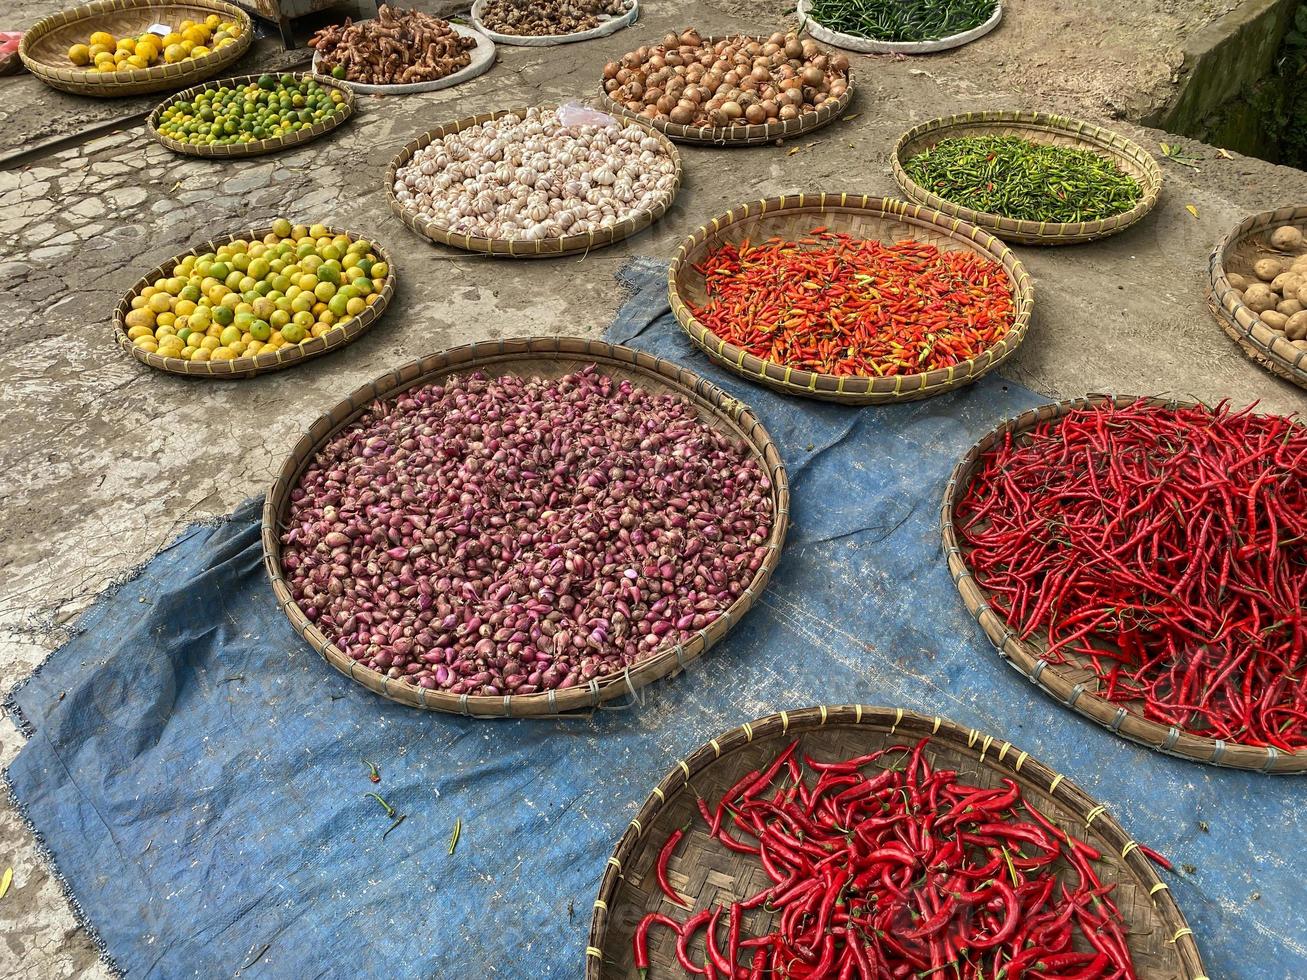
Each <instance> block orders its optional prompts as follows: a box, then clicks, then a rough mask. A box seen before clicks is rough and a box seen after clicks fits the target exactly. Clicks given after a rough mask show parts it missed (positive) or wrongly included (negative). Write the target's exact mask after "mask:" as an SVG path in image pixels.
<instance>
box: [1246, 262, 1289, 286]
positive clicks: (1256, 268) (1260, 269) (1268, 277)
mask: <svg viewBox="0 0 1307 980" xmlns="http://www.w3.org/2000/svg"><path fill="white" fill-rule="evenodd" d="M1284 268H1285V267H1284V263H1283V262H1281V261H1280V260H1279V259H1258V260H1257V261H1256V262H1254V263H1253V275H1255V276H1256V277H1257V278H1258V279H1260V280H1262V282H1271V281H1272V280H1273V279H1274V278H1275V277H1276V276H1278V275H1279V274H1280V273H1281V272H1283V271H1284Z"/></svg>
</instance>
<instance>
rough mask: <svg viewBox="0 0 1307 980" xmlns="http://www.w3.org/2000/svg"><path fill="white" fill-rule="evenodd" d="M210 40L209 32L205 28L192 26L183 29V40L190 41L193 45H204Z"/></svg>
mask: <svg viewBox="0 0 1307 980" xmlns="http://www.w3.org/2000/svg"><path fill="white" fill-rule="evenodd" d="M208 39H209V32H208V31H206V30H205V29H204V28H203V27H196V26H195V25H191V26H190V27H185V28H183V29H182V40H183V41H190V42H191V44H203V43H204V42H205V41H207V40H208Z"/></svg>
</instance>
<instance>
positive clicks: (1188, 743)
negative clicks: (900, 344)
mask: <svg viewBox="0 0 1307 980" xmlns="http://www.w3.org/2000/svg"><path fill="white" fill-rule="evenodd" d="M1139 400H1140V396H1136V395H1088V396H1086V397H1083V398H1071V399H1067V400H1065V401H1060V402H1050V403H1047V404H1044V405H1040V406H1039V407H1037V408H1032V409H1029V410H1027V411H1025V412H1022V413H1021V414H1020V415H1018V416H1016V417H1015V418H1010V419H1005V420H1004V421H1002V422H1000V423H999V424H998V425H997V426H995V427H994V428H993V429H991V430H990V431H989V432H987V433H986V434H985V435H984V436H982V437H981V438H980V440H979V441H977V442H976V443H975V444H973V445H972V446H971V448H970V449H968V450H967V452H966V453H965V454H964V455H963V456H962V458H961V459H960V460H959V461H958V462H957V464H956V465H955V466H954V467H953V470H952V472H951V473H950V474H949V480H948V484H947V486H946V487H945V489H944V498H943V502H942V505H941V507H940V536H941V542H942V550H943V552H944V555H945V557H946V559H947V564H948V570H949V575H950V576H951V577H952V579H953V582H954V584H955V585H956V586H957V588H958V592H959V593H960V594H961V596H962V601H963V603H964V605H965V606H966V608H967V612H968V613H970V614H971V617H972V618H973V619H975V620H976V622H977V623H978V624H979V625H980V627H981V629H982V630H983V631H984V633H985V635H986V636H987V637H988V638H989V640H990V642H991V643H992V644H993V645H994V647H995V649H996V650H997V652H998V654H999V657H1000V658H1001V659H1002V660H1004V661H1005V662H1006V663H1008V664H1009V665H1010V666H1012V667H1013V668H1015V669H1016V670H1017V671H1018V672H1020V673H1021V674H1022V675H1023V676H1025V677H1026V678H1027V679H1028V680H1030V681H1031V683H1033V684H1035V685H1036V686H1038V687H1039V688H1041V689H1042V690H1043V691H1044V692H1045V693H1047V694H1049V695H1051V696H1052V697H1053V698H1054V699H1055V700H1057V701H1058V702H1060V703H1061V704H1063V705H1064V706H1066V707H1068V708H1070V709H1072V710H1073V711H1075V712H1077V713H1078V714H1080V715H1083V716H1084V717H1086V718H1088V719H1089V720H1091V721H1093V722H1096V723H1097V724H1099V725H1101V726H1102V727H1104V728H1106V729H1107V730H1108V731H1110V732H1112V733H1113V734H1115V735H1119V736H1121V737H1122V738H1125V739H1128V740H1129V741H1132V742H1136V743H1138V744H1140V745H1143V746H1146V747H1148V748H1151V749H1155V750H1157V751H1159V752H1162V753H1165V754H1167V755H1173V756H1176V757H1178V758H1181V759H1188V760H1190V761H1192V762H1203V763H1208V764H1210V765H1214V766H1222V767H1225V768H1230V769H1247V770H1254V771H1258V772H1263V773H1269V774H1276V775H1279V774H1303V773H1307V751H1301V752H1294V753H1286V752H1283V751H1281V750H1279V749H1276V748H1274V747H1272V746H1266V747H1261V746H1252V745H1245V744H1243V743H1240V742H1226V741H1224V740H1221V739H1213V738H1208V737H1207V736H1204V735H1195V734H1192V733H1189V732H1185V731H1184V730H1183V729H1180V728H1178V727H1175V726H1167V725H1162V724H1160V723H1158V722H1155V721H1150V720H1148V719H1146V718H1144V717H1142V716H1141V715H1139V714H1138V713H1136V712H1135V711H1134V710H1131V709H1128V708H1125V707H1122V706H1121V705H1118V704H1112V703H1110V702H1108V701H1106V700H1104V699H1103V698H1100V697H1099V696H1098V695H1097V694H1095V693H1094V692H1093V691H1091V690H1089V689H1088V687H1087V686H1086V684H1084V683H1077V682H1073V681H1072V680H1071V679H1069V678H1067V677H1066V676H1065V674H1064V670H1065V668H1063V667H1062V666H1060V665H1058V664H1055V663H1051V662H1049V661H1047V660H1044V659H1043V658H1042V656H1041V655H1040V651H1039V650H1037V649H1036V648H1035V647H1033V646H1032V645H1031V644H1029V643H1028V642H1026V641H1025V640H1022V639H1020V638H1018V636H1017V635H1016V630H1014V629H1012V628H1011V627H1010V626H1008V625H1007V623H1006V622H1005V621H1004V619H1003V617H1002V615H1001V614H1000V613H998V612H997V611H996V610H995V609H994V608H993V607H992V606H991V605H990V604H989V601H988V598H987V595H988V594H987V592H986V591H985V590H984V589H983V588H982V587H981V586H980V585H979V584H978V583H977V582H976V580H975V578H974V576H973V575H972V573H971V570H970V567H969V566H968V565H967V563H966V560H965V559H964V558H963V555H962V549H961V547H960V544H959V541H958V537H957V534H956V532H955V531H954V526H953V520H954V511H955V508H956V505H957V502H958V500H959V499H960V498H961V496H962V494H963V493H964V492H965V490H966V488H967V487H968V486H969V485H970V483H971V479H972V478H973V476H974V475H975V470H976V468H977V466H978V465H979V462H980V458H981V456H983V454H984V453H985V452H987V451H988V450H989V449H990V448H991V447H993V446H994V445H995V444H996V443H997V442H998V441H999V440H1000V439H1002V438H1003V437H1004V436H1005V435H1006V434H1007V433H1008V432H1012V433H1013V434H1014V435H1017V434H1020V433H1022V432H1024V431H1026V430H1028V429H1030V428H1032V427H1033V426H1035V425H1037V424H1039V423H1040V422H1045V421H1048V420H1050V419H1058V418H1062V417H1063V416H1064V415H1066V414H1067V413H1068V412H1070V411H1073V410H1075V409H1079V408H1085V407H1090V406H1094V405H1101V404H1106V403H1108V402H1112V403H1114V404H1115V405H1117V406H1118V407H1123V406H1125V405H1130V404H1133V403H1135V402H1137V401H1139ZM1144 400H1146V401H1147V402H1149V403H1150V404H1152V405H1158V406H1165V407H1170V408H1182V407H1192V406H1193V405H1194V404H1196V403H1194V402H1189V401H1183V400H1177V399H1170V398H1156V397H1152V398H1145V399H1144ZM1041 665H1042V666H1041Z"/></svg>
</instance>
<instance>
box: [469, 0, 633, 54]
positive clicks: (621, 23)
mask: <svg viewBox="0 0 1307 980" xmlns="http://www.w3.org/2000/svg"><path fill="white" fill-rule="evenodd" d="M485 6H486V0H476V2H475V3H473V4H472V13H471V21H472V26H473V27H475V28H476V29H477V30H478V31H480V32H481V33H482V34H484V35H485V36H486V37H488V38H490V40H492V41H494V42H495V43H496V44H511V45H520V46H522V47H529V48H544V47H553V46H555V45H558V44H574V43H576V42H577V41H593V40H595V39H596V38H601V37H607V36H608V35H609V34H616V33H617V32H618V31H620V30H623V29H625V28H627V27H630V26H631V25H632V24H634V23H635V22H636V21H637V20H638V19H639V17H640V0H626V11H625V12H624V13H621V14H617V15H616V16H612V17H609V18H607V19H606V20H603V21H601V22H600V24H599V26H598V27H592V28H590V29H589V30H586V31H573V32H572V33H571V34H544V35H530V34H502V33H500V32H499V31H495V30H491V29H490V28H489V27H487V26H486V24H485V22H484V21H483V20H482V19H481V15H482V14H483V13H484V12H485Z"/></svg>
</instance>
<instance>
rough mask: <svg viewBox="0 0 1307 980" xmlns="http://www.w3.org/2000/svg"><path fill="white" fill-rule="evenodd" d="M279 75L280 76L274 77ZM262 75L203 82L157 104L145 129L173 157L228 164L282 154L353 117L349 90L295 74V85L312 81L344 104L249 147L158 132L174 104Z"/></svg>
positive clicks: (321, 78) (247, 82)
mask: <svg viewBox="0 0 1307 980" xmlns="http://www.w3.org/2000/svg"><path fill="white" fill-rule="evenodd" d="M274 74H280V73H274ZM262 77H263V76H262V75H237V76H236V77H234V78H222V79H218V80H217V81H212V82H205V83H204V84H202V85H195V86H192V87H191V88H188V89H185V90H184V91H181V92H178V93H177V94H176V95H173V96H170V97H169V98H167V99H166V100H165V101H163V102H161V103H159V105H158V106H156V107H155V109H154V111H153V112H151V113H150V117H149V118H148V119H147V120H146V121H145V128H146V129H147V130H149V133H150V135H151V136H153V137H154V138H155V139H156V140H158V141H159V142H160V143H162V144H163V145H164V146H166V147H167V148H168V149H170V150H172V151H173V152H174V153H181V154H184V155H186V156H193V157H208V158H209V159H213V160H230V159H235V158H237V157H254V156H260V155H261V154H264V153H277V152H280V151H281V150H286V149H289V148H290V147H292V146H298V145H299V144H301V143H307V142H309V141H310V140H315V139H317V138H318V137H319V136H323V135H325V134H327V133H329V132H331V131H332V130H333V129H335V128H336V127H337V126H340V125H343V124H344V123H345V121H346V120H348V119H349V117H350V116H352V115H353V114H354V93H353V91H351V90H350V88H349V86H347V85H341V84H339V83H337V82H336V81H335V80H333V79H331V78H329V77H327V76H325V75H314V74H312V73H310V72H298V73H294V77H295V80H296V81H300V82H302V81H304V80H305V79H309V78H312V79H313V80H314V81H316V82H317V83H318V84H319V85H321V86H322V87H323V88H333V89H336V90H337V91H339V92H341V93H343V94H344V101H342V102H341V106H342V107H343V108H341V109H340V110H339V111H338V112H334V113H332V114H331V115H330V116H328V117H327V118H326V119H320V120H319V121H318V122H315V123H314V124H313V125H312V126H308V127H306V128H304V129H300V130H297V131H295V132H293V133H290V134H288V135H286V136H278V137H275V138H273V139H263V140H255V141H254V142H252V143H230V144H227V145H217V146H206V145H203V144H199V145H196V144H193V143H183V142H181V141H180V140H175V139H173V138H172V137H171V136H167V135H165V134H163V133H161V132H159V123H160V121H161V120H162V118H163V113H164V111H165V110H166V109H167V108H168V107H169V106H171V105H173V104H175V103H177V102H190V101H192V100H193V99H194V98H195V97H196V96H198V95H199V94H200V93H201V92H207V91H212V90H214V89H217V88H221V87H223V86H226V87H228V88H237V87H240V86H243V85H256V84H258V81H259V79H260V78H262Z"/></svg>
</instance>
